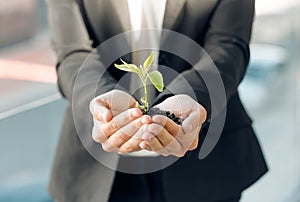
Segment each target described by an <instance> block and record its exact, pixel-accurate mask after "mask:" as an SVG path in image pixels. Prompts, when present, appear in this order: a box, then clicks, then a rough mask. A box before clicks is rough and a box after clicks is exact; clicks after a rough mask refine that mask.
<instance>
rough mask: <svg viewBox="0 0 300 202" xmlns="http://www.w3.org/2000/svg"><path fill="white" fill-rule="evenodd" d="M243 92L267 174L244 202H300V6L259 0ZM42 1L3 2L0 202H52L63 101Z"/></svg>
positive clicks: (297, 0) (295, 0) (298, 1)
mask: <svg viewBox="0 0 300 202" xmlns="http://www.w3.org/2000/svg"><path fill="white" fill-rule="evenodd" d="M251 51H252V52H251V62H250V66H249V68H248V72H247V75H246V78H245V79H244V81H243V82H242V84H241V85H240V87H239V91H240V93H241V97H242V100H243V102H244V104H245V105H246V108H247V110H248V112H249V113H250V115H251V117H252V119H253V120H254V127H255V130H256V131H257V134H258V138H259V140H260V142H261V145H262V148H263V151H264V154H265V156H266V159H267V162H268V165H269V168H270V171H269V172H268V173H267V175H265V176H264V177H263V178H262V179H261V180H260V181H259V182H257V183H256V184H255V185H254V186H252V187H251V188H249V189H248V190H246V191H245V193H244V195H243V198H242V202H253V201H255V202H299V201H300V146H299V145H300V68H299V64H300V57H299V56H300V54H299V53H300V0H285V1H282V0H272V1H269V0H256V19H255V23H254V29H253V37H252V43H251ZM54 65H55V57H54V55H53V53H52V51H51V48H50V37H49V31H48V27H47V9H46V5H45V2H44V0H9V1H5V0H0V202H51V201H52V200H51V198H50V197H49V195H48V193H47V183H48V180H49V175H50V169H51V163H52V160H53V157H54V152H55V147H56V143H57V139H58V135H59V130H60V127H61V124H62V118H63V113H64V108H65V107H66V104H67V103H66V101H65V100H63V99H62V98H61V96H60V94H59V93H58V90H57V87H56V75H55V68H54Z"/></svg>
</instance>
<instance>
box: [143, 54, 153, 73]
mask: <svg viewBox="0 0 300 202" xmlns="http://www.w3.org/2000/svg"><path fill="white" fill-rule="evenodd" d="M153 59H154V53H153V51H152V52H151V54H150V55H149V56H148V58H147V59H146V60H145V62H144V65H143V66H144V69H145V72H147V71H148V70H149V69H150V67H151V64H152V62H153Z"/></svg>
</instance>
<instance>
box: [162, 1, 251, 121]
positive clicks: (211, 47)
mask: <svg viewBox="0 0 300 202" xmlns="http://www.w3.org/2000/svg"><path fill="white" fill-rule="evenodd" d="M253 16H254V0H220V1H218V4H217V5H216V7H215V10H214V13H213V14H212V16H211V19H210V21H209V23H208V28H207V32H206V34H205V39H204V47H203V48H204V50H205V51H206V52H207V53H208V55H209V56H210V58H211V59H212V61H213V62H214V64H215V66H216V67H217V69H218V71H219V74H220V76H221V78H222V81H223V84H224V87H225V93H226V100H227V101H228V100H229V99H230V97H231V96H232V95H234V94H235V93H236V91H237V87H238V85H239V83H240V82H241V80H242V78H243V76H244V74H245V71H246V67H247V65H248V62H249V54H250V53H249V40H250V36H251V29H252V22H253ZM200 71H201V70H200ZM203 71H205V69H204V70H203ZM198 72H199V70H195V69H194V68H191V69H188V70H186V71H183V72H182V73H181V74H180V76H179V77H176V78H175V79H174V80H173V81H172V82H171V83H170V84H169V85H168V86H167V87H166V89H168V90H166V91H165V92H163V93H161V94H160V95H159V96H158V100H160V101H161V100H163V99H164V98H166V97H168V96H170V92H172V94H189V93H188V92H187V91H186V89H184V88H183V87H182V86H184V83H183V82H184V81H183V79H182V78H184V79H185V80H186V81H188V82H189V84H190V86H192V88H193V91H194V93H195V95H196V97H197V100H198V102H199V103H200V104H202V105H203V106H204V107H205V108H206V110H207V111H208V112H209V111H210V108H211V101H210V99H209V92H208V90H207V87H206V85H205V83H204V81H203V79H202V78H201V76H200V75H199V74H198ZM190 96H191V97H194V96H193V95H192V94H191V95H190ZM208 115H209V114H208Z"/></svg>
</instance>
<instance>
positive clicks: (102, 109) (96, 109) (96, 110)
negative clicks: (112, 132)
mask: <svg viewBox="0 0 300 202" xmlns="http://www.w3.org/2000/svg"><path fill="white" fill-rule="evenodd" d="M90 112H91V114H92V115H93V116H94V117H95V118H96V119H97V120H98V121H102V122H109V121H110V120H111V119H112V118H113V115H112V112H111V110H110V109H109V108H108V107H106V106H105V105H103V103H101V102H99V101H98V100H95V99H94V100H93V101H91V103H90Z"/></svg>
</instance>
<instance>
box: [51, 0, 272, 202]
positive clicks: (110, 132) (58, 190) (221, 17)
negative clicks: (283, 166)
mask: <svg viewBox="0 0 300 202" xmlns="http://www.w3.org/2000/svg"><path fill="white" fill-rule="evenodd" d="M47 2H48V10H49V24H50V28H51V33H52V42H53V47H54V50H55V52H56V54H57V56H58V62H57V74H58V84H59V88H60V90H61V92H62V94H63V95H64V96H65V97H66V99H68V100H69V103H70V104H72V103H75V102H77V98H76V96H74V94H73V93H74V92H75V93H76V90H75V91H74V90H73V89H74V83H76V80H75V79H76V76H77V77H78V74H79V69H80V67H81V66H82V64H84V61H85V59H86V58H88V57H89V55H91V52H92V50H93V48H96V47H97V46H99V45H101V44H103V42H105V41H107V40H108V39H110V38H111V37H113V36H116V35H117V34H121V33H123V32H125V31H129V30H132V29H135V30H138V29H142V28H156V29H160V28H163V29H168V30H173V31H176V32H177V33H180V34H183V35H185V36H187V37H189V38H191V39H192V40H194V41H195V42H196V43H197V44H198V45H200V46H202V47H203V48H204V50H205V51H206V52H207V53H208V55H209V56H210V58H211V59H212V61H213V62H214V64H215V66H216V67H217V68H218V71H219V73H220V75H221V77H222V81H223V84H224V88H225V93H226V111H227V113H226V119H225V124H224V128H223V130H222V134H221V138H220V140H219V141H218V143H217V145H216V147H215V148H214V150H213V151H212V152H211V153H210V154H209V155H208V156H207V157H206V158H205V159H203V160H199V159H198V153H199V150H200V149H201V146H202V144H203V141H204V139H205V137H206V135H207V131H208V129H209V125H210V123H212V122H213V121H214V120H213V118H211V101H210V94H209V92H208V89H207V87H206V85H205V84H204V82H203V80H202V79H201V78H200V77H199V75H197V74H196V73H195V72H194V71H192V70H191V67H190V65H189V64H187V63H186V61H184V60H183V59H182V58H180V57H177V56H174V55H173V54H170V53H167V52H165V51H160V52H159V57H158V58H156V62H157V63H159V64H161V65H165V66H167V67H170V68H172V69H173V70H175V71H176V72H179V74H180V75H181V76H183V77H184V78H185V79H186V81H188V82H189V84H190V86H191V87H192V90H193V93H194V94H195V97H193V95H191V94H189V92H188V91H187V90H186V89H185V88H182V87H181V86H182V85H183V84H182V83H181V82H182V81H181V80H180V79H178V78H177V77H176V76H174V77H172V76H170V78H167V79H166V80H167V81H166V83H165V84H166V86H167V87H166V89H169V90H170V91H171V92H172V93H170V91H164V92H162V93H161V94H159V95H158V96H157V97H156V99H155V104H157V105H158V106H160V107H162V108H166V109H170V106H179V105H178V104H180V105H182V106H184V107H185V108H184V110H185V112H186V113H185V115H186V117H187V118H186V119H185V120H183V124H182V126H179V125H174V123H173V122H172V121H170V120H168V119H167V118H163V117H158V118H155V117H152V118H151V117H148V116H145V115H142V113H141V112H140V111H139V110H138V109H136V108H135V103H136V100H135V98H134V97H132V96H131V95H130V94H129V93H127V91H126V88H125V86H122V85H121V88H119V90H115V86H116V84H117V83H118V81H119V80H121V78H122V77H123V76H124V73H123V72H121V71H118V70H116V69H114V68H113V67H109V68H108V71H107V72H106V73H105V74H104V76H102V77H101V79H100V81H99V83H98V87H97V91H96V95H95V97H96V98H95V99H93V100H90V101H91V103H90V110H91V113H92V115H93V118H94V119H93V120H94V123H91V124H94V128H97V129H95V130H93V132H92V134H90V135H89V136H90V137H93V140H94V141H95V142H97V143H99V145H101V146H102V148H103V150H104V151H106V152H114V153H119V154H126V153H132V152H134V151H139V150H142V149H143V150H150V151H154V152H156V153H158V154H161V155H164V156H177V157H179V160H178V161H176V162H174V163H173V164H172V165H170V166H169V167H167V168H164V169H162V170H159V171H156V172H152V173H147V174H125V173H122V172H119V171H114V170H112V169H109V168H107V167H106V166H105V165H102V164H101V163H99V162H98V161H97V160H95V159H94V158H93V157H92V156H91V155H90V154H89V153H88V151H87V149H86V147H84V146H83V145H82V142H81V141H80V139H79V137H78V135H77V131H78V130H77V131H76V129H75V125H76V122H77V120H73V115H74V114H75V113H76V112H75V111H74V107H73V108H72V109H71V106H70V107H68V109H67V111H66V115H65V121H64V124H63V128H62V133H61V137H60V140H59V145H58V148H57V153H56V158H55V161H54V166H53V170H52V175H51V182H50V193H51V195H52V196H53V197H54V199H55V200H57V201H59V202H61V201H72V202H73V201H84V202H86V201H130V202H131V201H151V202H152V201H160V202H163V201H172V202H174V201H178V202H181V201H189V202H192V201H207V202H210V201H239V199H240V198H241V194H242V191H243V190H244V189H246V188H247V187H249V186H250V185H251V184H253V183H254V182H255V181H257V180H258V179H259V178H260V177H261V176H262V175H263V174H264V173H265V172H266V171H267V166H266V163H265V160H264V158H263V155H262V152H261V149H260V146H259V143H258V141H257V139H256V136H255V133H254V132H253V129H252V126H251V120H250V118H249V117H248V115H247V113H246V111H245V110H244V108H243V105H242V103H241V101H240V99H239V95H238V92H237V87H238V85H239V83H240V82H241V80H242V78H243V76H244V73H245V71H246V67H247V64H248V61H249V47H248V46H249V40H250V35H251V28H252V21H253V15H254V0H248V1H241V0H222V1H220V0H201V1H199V0H167V1H147V0H141V1H138V0H136V1H130V0H93V1H92V0H48V1H47ZM135 13H140V15H135ZM149 16H150V17H149ZM145 19H148V20H145ZM157 36H158V38H160V37H162V35H157ZM132 41H133V43H132V44H130V46H134V45H137V44H138V43H140V42H139V41H138V40H136V39H133V40H131V42H132ZM156 41H159V40H156ZM166 41H167V42H166V43H167V44H172V43H174V44H173V45H174V46H176V42H174V41H170V40H169V41H168V40H166ZM142 42H143V41H142ZM115 45H116V47H114V50H119V49H122V48H123V47H124V46H126V44H125V43H124V44H123V43H116V44H115ZM118 46H119V47H118ZM158 47H159V46H158ZM187 51H190V50H188V48H187ZM98 53H99V52H96V55H97V54H98ZM94 55H95V54H94ZM134 55H136V54H135V53H132V56H131V57H130V54H129V56H128V55H127V56H124V57H127V60H131V62H133V63H136V64H138V63H141V61H140V60H136V59H135V58H137V57H136V56H134ZM120 57H121V56H120ZM99 58H100V59H99ZM128 58H129V59H128ZM105 59H106V57H105V55H99V57H98V59H97V60H95V61H97V62H99V64H100V66H101V65H102V64H103V63H105V62H104V60H105ZM137 62H138V63H137ZM88 64H90V63H88ZM90 69H91V70H90V71H97V70H96V69H94V70H92V68H90ZM98 69H101V68H100V67H99V68H98ZM87 71H89V68H87ZM163 75H164V74H163ZM86 79H87V80H88V79H89V77H87V78H86ZM77 86H79V87H80V86H84V84H83V83H82V82H77ZM120 89H121V90H120ZM86 90H87V91H89V89H86ZM92 90H93V89H90V91H92ZM113 95H117V96H115V97H117V98H118V99H117V102H118V103H117V104H121V105H122V103H124V102H122V101H128V102H127V105H126V106H123V107H121V108H119V109H118V110H117V111H114V112H112V108H113V106H112V105H111V102H109V101H108V100H111V99H112V97H113ZM82 107H87V104H86V103H85V104H84V105H82ZM168 107H169V108H168ZM171 108H172V107H171ZM173 108H174V107H173ZM75 110H76V108H75ZM170 110H172V109H170ZM179 115H180V114H179ZM181 115H182V114H181ZM89 118H90V117H89ZM114 120H118V121H119V122H118V123H121V125H119V126H115V125H113V124H112V123H113V121H114ZM204 121H205V122H204ZM74 122H75V124H74ZM79 124H80V123H79ZM77 125H78V124H77ZM132 125H138V129H136V130H134V131H130V136H132V135H133V134H134V133H138V131H140V130H142V129H140V128H143V126H144V125H147V128H146V129H144V130H143V132H142V138H140V139H132V138H126V137H125V138H124V136H123V138H121V136H122V135H121V134H122V131H121V128H122V127H126V126H128V127H130V126H132ZM187 125H189V126H190V127H189V129H188V127H187ZM90 128H91V127H90ZM200 129H201V132H200ZM120 131H121V132H120ZM178 131H183V132H182V136H180V137H181V138H177V137H178V136H176V133H177V132H178ZM79 136H80V134H79ZM120 140H121V141H120ZM172 140H174V141H175V142H176V143H177V146H176V144H175V145H173V146H171V147H167V146H168V144H165V142H168V141H169V142H170V141H172ZM184 142H185V143H184ZM178 145H179V146H178ZM180 145H185V146H184V147H180ZM89 152H90V151H89ZM119 164H120V162H119Z"/></svg>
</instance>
